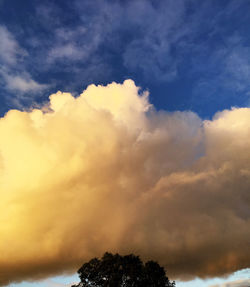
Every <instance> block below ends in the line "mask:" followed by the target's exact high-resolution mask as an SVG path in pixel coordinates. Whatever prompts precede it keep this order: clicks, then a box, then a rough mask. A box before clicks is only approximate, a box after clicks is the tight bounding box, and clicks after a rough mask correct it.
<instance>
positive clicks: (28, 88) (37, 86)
mask: <svg viewBox="0 0 250 287" xmlns="http://www.w3.org/2000/svg"><path fill="white" fill-rule="evenodd" d="M0 38H1V41H0V64H1V68H0V77H1V82H2V88H4V89H5V90H6V91H7V92H8V93H11V94H12V96H11V97H8V98H7V101H9V102H12V103H14V102H16V103H19V104H18V106H20V102H21V100H22V98H23V97H28V96H29V94H33V93H37V92H41V91H44V90H45V89H46V88H48V85H47V84H41V83H39V82H37V81H36V80H34V79H33V77H32V75H31V74H30V73H29V72H28V70H27V67H26V64H27V63H26V61H25V59H26V57H28V52H27V51H26V50H25V49H23V48H21V47H20V45H19V44H18V42H17V41H16V39H15V37H14V35H13V34H12V33H11V32H10V31H9V30H8V29H7V28H6V27H5V26H0ZM13 93H14V94H13Z"/></svg>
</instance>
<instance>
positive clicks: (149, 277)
mask: <svg viewBox="0 0 250 287" xmlns="http://www.w3.org/2000/svg"><path fill="white" fill-rule="evenodd" d="M77 273H78V274H79V277H80V280H81V282H80V283H79V284H78V285H73V286H72V287H87V286H88V287H94V286H95V287H175V282H174V281H173V282H170V281H169V280H168V277H167V276H166V273H165V270H164V268H163V267H161V266H160V265H159V264H158V263H157V262H155V261H148V262H147V263H145V264H143V262H142V261H141V259H140V258H139V256H135V255H133V254H130V255H126V256H121V255H119V254H114V255H113V254H112V253H105V254H104V255H103V257H102V259H101V260H100V259H98V258H93V259H91V260H90V261H89V262H87V263H85V264H83V265H82V267H81V268H80V269H79V270H78V271H77Z"/></svg>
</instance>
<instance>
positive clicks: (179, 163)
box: [0, 80, 250, 285]
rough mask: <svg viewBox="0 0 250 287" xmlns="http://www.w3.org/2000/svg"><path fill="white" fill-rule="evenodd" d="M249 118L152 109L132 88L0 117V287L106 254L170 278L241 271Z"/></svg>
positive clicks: (94, 90)
mask: <svg viewBox="0 0 250 287" xmlns="http://www.w3.org/2000/svg"><path fill="white" fill-rule="evenodd" d="M249 122H250V109H248V108H241V109H232V110H227V111H223V112H221V113H218V114H216V115H215V117H214V119H213V120H211V121H202V120H201V119H200V118H199V117H198V116H197V115H196V114H194V113H192V112H174V113H166V112H163V111H156V110H154V108H153V106H152V105H150V103H149V100H148V94H147V93H142V94H141V93H140V92H139V88H138V87H136V86H135V84H134V82H133V81H131V80H126V81H125V82H124V83H123V84H116V83H112V84H110V85H107V86H106V87H104V86H95V85H91V86H89V87H88V88H87V89H86V90H85V91H84V92H83V93H82V94H81V95H80V96H79V97H77V98H74V97H73V96H72V95H71V94H69V93H61V92H58V93H56V94H53V95H51V96H50V102H49V104H48V105H45V106H43V107H41V108H40V109H33V110H30V111H18V110H10V111H9V112H8V113H7V114H6V115H5V116H4V117H3V118H1V119H0V138H1V141H0V196H1V197H0V199H1V200H0V210H1V211H0V285H6V284H8V283H9V282H14V281H21V280H27V279H29V280H35V279H38V278H42V277H46V276H49V275H53V274H59V273H62V272H72V271H75V270H77V268H78V267H80V265H81V264H82V263H83V262H84V261H85V260H89V259H90V258H92V257H94V256H100V255H102V254H103V253H104V252H105V251H111V252H119V253H121V254H124V253H131V252H133V253H135V254H138V255H140V256H141V257H142V258H143V259H145V260H148V259H155V260H157V261H159V263H160V264H163V265H164V266H166V267H167V271H168V274H169V275H170V276H172V277H176V278H182V279H183V278H189V277H190V278H191V277H193V276H200V277H207V276H215V275H222V274H225V273H228V272H232V271H234V270H236V269H240V268H245V267H249V264H250V252H249V246H250V244H249V243H250V242H249V238H250V193H249V190H250V125H249Z"/></svg>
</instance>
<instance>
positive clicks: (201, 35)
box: [0, 0, 250, 287]
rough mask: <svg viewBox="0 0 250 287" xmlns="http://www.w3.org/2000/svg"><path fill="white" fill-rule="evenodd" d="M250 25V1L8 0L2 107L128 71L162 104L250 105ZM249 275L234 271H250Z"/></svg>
mask: <svg viewBox="0 0 250 287" xmlns="http://www.w3.org/2000/svg"><path fill="white" fill-rule="evenodd" d="M249 25H250V1H247V0H220V1H218V0H204V1H200V0H184V1H183V0H159V1H153V0H126V1H122V0H110V1H107V0H86V1H82V0H72V1H66V0H60V1H59V0H54V1H51V0H50V1H49V0H44V1H38V0H22V1H20V0H0V115H1V116H3V115H4V114H5V113H6V112H7V111H8V110H10V109H21V110H23V109H28V108H29V107H36V106H39V105H40V104H41V103H45V102H47V101H48V97H49V95H50V94H52V93H54V92H56V91H58V90H60V91H64V92H71V93H72V94H73V95H78V94H79V93H81V92H82V91H83V90H84V89H85V88H86V87H87V86H88V85H90V84H92V83H94V84H102V85H106V84H108V83H111V82H113V81H115V82H118V83H122V82H123V81H124V80H125V79H133V80H134V81H135V83H136V85H138V86H140V87H142V89H143V90H148V91H149V92H150V96H149V98H150V102H151V103H152V104H153V105H154V106H155V107H156V109H157V110H165V111H186V110H188V111H192V112H195V113H197V114H198V115H199V116H200V117H201V119H211V118H212V117H213V115H214V114H215V113H216V112H218V111H221V110H224V109H230V108H231V107H249V104H250V34H249ZM239 274H240V275H239ZM239 274H237V275H233V276H232V277H230V278H229V279H228V280H229V281H235V280H240V279H244V280H246V279H247V278H249V271H243V272H242V273H239ZM74 278H75V277H73V278H71V277H69V278H68V279H65V278H62V279H58V278H56V279H53V278H52V279H51V280H50V281H46V282H45V283H41V285H39V284H38V283H32V284H28V283H27V282H24V283H22V284H21V283H20V284H16V285H15V284H12V285H10V286H20V287H21V286H61V285H60V284H66V283H67V282H68V281H67V280H71V279H74ZM53 280H54V281H53ZM58 280H59V281H58ZM224 281H225V279H221V280H219V279H218V280H217V279H216V280H211V281H205V282H203V283H202V282H201V281H197V280H196V281H194V282H192V283H180V284H179V285H178V286H179V287H185V286H187V287H188V286H200V287H201V286H212V285H216V284H222V282H224ZM53 282H54V283H53ZM55 282H59V283H60V284H59V283H58V285H56V283H55ZM195 282H196V283H195ZM248 283H249V282H248ZM44 284H45V285H44ZM46 284H47V285H46ZM53 284H54V285H53ZM190 284H191V285H190ZM195 284H196V285H195ZM202 284H205V285H202ZM235 284H236V283H235ZM62 286H64V285H62ZM216 286H217V285H216ZM218 286H238V285H233V283H232V285H218ZM242 286H243V285H242ZM244 286H245V285H244Z"/></svg>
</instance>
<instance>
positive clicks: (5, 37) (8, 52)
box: [0, 25, 25, 65]
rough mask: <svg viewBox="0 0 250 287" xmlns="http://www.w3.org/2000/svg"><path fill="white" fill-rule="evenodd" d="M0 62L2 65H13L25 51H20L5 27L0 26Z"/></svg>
mask: <svg viewBox="0 0 250 287" xmlns="http://www.w3.org/2000/svg"><path fill="white" fill-rule="evenodd" d="M0 38H1V42H0V61H2V62H3V63H6V64H9V65H14V64H16V63H17V61H18V58H20V57H23V56H24V55H25V51H24V50H23V49H21V48H20V47H19V45H18V43H17V41H16V40H15V38H14V37H13V35H12V34H11V33H10V32H9V31H8V30H7V28H6V27H5V26H1V25H0Z"/></svg>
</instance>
